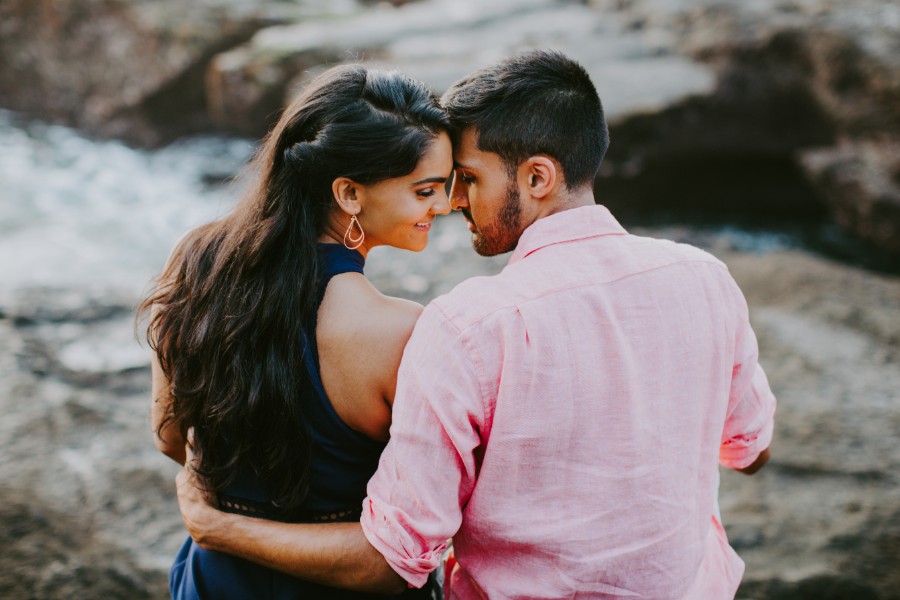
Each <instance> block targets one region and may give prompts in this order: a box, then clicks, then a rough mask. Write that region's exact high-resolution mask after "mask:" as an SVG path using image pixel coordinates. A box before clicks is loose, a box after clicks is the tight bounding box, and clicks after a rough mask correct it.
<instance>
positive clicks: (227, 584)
mask: <svg viewBox="0 0 900 600" xmlns="http://www.w3.org/2000/svg"><path fill="white" fill-rule="evenodd" d="M318 260H319V267H320V273H321V274H322V276H321V278H320V283H319V289H318V303H317V306H318V305H320V304H321V302H322V298H323V297H324V295H325V289H326V287H327V286H328V282H329V281H331V278H332V277H334V276H335V275H339V274H341V273H351V272H352V273H362V272H363V266H364V259H363V257H362V255H361V254H359V253H358V252H356V251H355V250H348V249H347V248H345V247H344V246H343V245H341V244H321V243H320V244H319V245H318ZM298 335H300V336H301V341H302V342H303V343H304V344H305V346H306V348H305V349H306V352H305V353H304V361H305V365H304V368H306V370H307V372H308V374H309V378H308V383H307V385H306V386H305V389H303V390H302V393H301V394H300V398H298V402H301V403H302V405H303V413H304V417H305V419H306V422H307V427H308V430H309V433H310V438H311V441H312V448H311V456H310V465H309V492H308V494H307V497H306V500H305V501H304V506H303V517H301V518H300V519H299V521H302V522H327V521H358V520H359V516H360V511H361V507H362V501H363V499H364V498H365V496H366V484H367V483H368V481H369V478H370V477H371V476H372V475H373V474H374V473H375V469H376V468H377V467H378V459H379V457H380V456H381V451H382V450H383V449H384V446H385V444H383V443H381V442H377V441H375V440H373V439H371V438H369V437H366V436H365V435H363V434H361V433H359V432H357V431H355V430H353V429H351V428H350V427H349V426H348V425H346V424H345V423H344V422H343V421H342V420H341V418H340V417H339V416H338V414H337V413H336V412H335V410H334V408H333V407H332V405H331V401H330V400H329V399H328V396H327V395H326V394H325V388H324V387H323V385H322V378H321V375H320V373H319V356H318V351H317V348H316V344H315V340H316V320H315V315H314V316H313V319H312V320H311V322H310V323H309V325H308V326H307V327H306V328H305V329H304V331H301V332H299V333H298ZM219 501H220V505H221V508H222V509H223V510H226V511H228V512H235V513H240V514H247V515H251V516H257V517H259V516H263V517H265V516H266V514H265V513H266V506H268V498H267V496H266V492H265V490H264V487H263V485H262V483H261V482H260V481H258V480H257V479H256V478H255V477H254V476H253V475H252V473H240V474H239V475H238V478H237V480H236V482H235V483H234V484H233V485H232V486H230V487H229V488H228V489H227V490H226V492H225V493H224V494H222V496H221V498H220V499H219ZM426 587H427V586H426ZM169 591H170V592H171V594H172V598H174V599H175V600H228V599H245V598H246V599H257V598H258V599H271V600H288V599H291V600H293V599H312V598H323V599H348V600H350V599H354V600H362V599H365V598H372V599H374V598H388V597H391V598H397V597H398V596H382V595H379V594H366V593H361V592H351V591H345V590H339V589H335V588H330V587H325V586H322V585H318V584H315V583H307V582H304V581H300V580H298V579H294V578H293V577H290V576H288V575H285V574H283V573H280V572H278V571H274V570H272V569H268V568H266V567H263V566H260V565H257V564H255V563H252V562H249V561H246V560H243V559H240V558H236V557H234V556H231V555H229V554H223V553H220V552H213V551H209V550H204V549H203V548H200V547H199V546H197V545H196V544H195V543H194V542H193V540H192V539H191V538H190V536H188V538H187V539H186V540H185V542H184V544H183V545H182V547H181V550H180V551H179V552H178V556H177V557H176V558H175V563H174V564H173V566H172V569H171V571H170V573H169ZM399 597H400V598H429V597H430V596H429V595H428V592H427V591H426V590H425V589H422V590H415V589H409V590H407V591H406V592H404V594H402V595H401V596H399Z"/></svg>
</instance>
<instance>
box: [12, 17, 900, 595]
mask: <svg viewBox="0 0 900 600" xmlns="http://www.w3.org/2000/svg"><path fill="white" fill-rule="evenodd" d="M534 47H552V48H557V49H559V50H562V51H564V52H566V53H568V54H569V55H570V56H572V57H574V58H576V59H577V60H579V61H580V62H581V63H582V64H583V65H584V66H585V67H586V68H587V69H588V71H589V72H590V73H591V75H592V77H593V79H594V82H595V84H596V86H597V89H598V91H599V93H600V96H601V98H602V99H603V102H604V106H605V108H606V111H607V114H608V118H609V121H610V130H611V137H612V145H611V148H610V151H609V154H608V156H607V159H606V160H605V162H604V165H603V168H602V170H601V173H600V177H599V178H598V180H597V182H596V194H597V199H598V201H599V202H602V203H604V204H606V205H607V206H609V207H610V208H611V209H612V210H613V212H614V214H616V215H617V216H618V217H619V218H620V220H621V221H622V222H623V224H624V225H625V226H626V227H627V228H628V229H630V230H631V231H632V232H634V233H638V234H644V235H652V236H657V237H665V238H669V239H674V240H677V241H685V242H688V243H692V244H695V245H698V246H700V247H703V248H705V249H707V250H709V251H711V252H712V253H713V254H715V255H716V256H718V257H719V258H721V259H722V260H724V261H725V262H726V263H727V264H728V266H729V268H730V269H731V271H732V273H733V274H734V276H735V278H736V279H737V280H738V283H739V284H740V285H741V287H742V289H743V290H744V293H745V294H746V296H747V299H748V302H749V304H750V308H751V320H752V322H753V325H754V327H755V329H756V331H757V334H758V337H759V340H760V347H761V350H760V353H761V362H762V364H763V366H764V367H765V368H766V370H767V372H768V374H769V379H770V382H771V384H772V387H773V389H774V391H775V393H776V395H777V396H778V399H779V409H778V413H777V415H776V421H777V426H776V439H775V442H774V444H773V455H774V458H773V460H772V462H771V463H770V464H769V466H768V467H767V468H766V469H764V470H763V471H762V472H761V473H760V474H759V475H757V476H755V477H753V478H747V477H742V476H739V475H735V474H732V473H723V480H722V488H721V504H722V512H723V518H724V521H725V526H726V530H727V532H728V535H729V538H730V540H731V543H732V545H733V546H734V547H735V548H736V549H737V551H738V553H739V554H740V555H741V556H742V557H743V558H744V560H745V561H746V563H747V571H746V574H745V577H744V583H743V585H742V587H741V590H740V592H739V594H738V597H739V598H746V599H770V598H771V599H779V600H781V599H784V600H787V599H821V598H827V599H832V600H838V599H848V600H850V599H852V600H860V599H863V600H865V599H879V600H890V599H896V598H900V479H898V478H900V468H898V467H900V5H897V4H896V3H895V2H890V1H887V0H884V1H882V0H853V1H847V0H755V1H754V2H740V1H739V0H733V1H729V0H696V1H690V0H588V1H582V2H574V1H570V2H564V1H551V0H490V1H485V0H418V1H407V2H404V1H394V2H377V3H376V2H366V1H362V0H359V1H357V0H338V1H326V0H293V1H292V0H268V1H267V0H255V1H251V0H193V1H192V2H187V3H186V2H180V1H176V0H79V1H78V2H71V1H66V0H0V403H2V404H0V410H2V417H0V483H2V485H0V548H2V550H0V597H3V598H154V599H156V598H159V599H162V598H165V597H167V584H166V573H167V570H168V567H169V564H170V562H171V560H172V558H173V557H174V555H175V552H176V549H177V547H178V545H179V544H180V542H181V540H182V537H183V535H184V530H183V528H182V526H181V521H180V517H179V514H178V510H177V503H176V501H175V495H174V476H175V473H176V472H177V466H176V465H175V464H174V463H171V462H170V461H168V459H166V458H165V457H163V456H162V455H161V454H159V453H157V451H156V450H155V449H154V447H153V444H152V439H151V434H150V430H149V420H148V413H149V406H150V396H149V387H150V378H149V353H148V350H147V348H146V345H144V346H141V345H140V344H139V343H138V342H137V341H136V340H135V337H134V332H133V319H134V316H133V309H134V307H135V305H136V303H137V302H138V301H139V299H140V298H141V295H142V293H144V292H145V291H146V289H147V286H148V284H149V282H150V281H151V279H152V277H153V276H154V275H155V274H156V273H157V272H158V271H159V270H160V269H161V267H162V265H163V262H164V261H165V258H166V256H167V255H168V252H169V250H170V249H171V247H172V245H173V244H174V243H175V241H176V240H177V239H178V238H179V237H180V236H181V235H182V234H183V233H184V232H185V231H187V230H188V229H189V228H191V227H194V226H196V225H198V224H200V223H202V222H204V221H207V220H210V219H212V218H215V217H217V216H220V215H222V214H224V213H226V212H227V211H228V210H229V209H230V207H231V206H232V204H233V202H234V200H235V194H236V190H235V189H234V188H233V187H232V186H229V181H230V179H231V178H232V176H233V175H234V174H235V173H236V172H237V171H238V170H239V169H240V168H241V166H242V165H243V164H244V163H245V161H246V160H247V158H248V157H249V156H250V154H251V153H252V152H253V150H254V148H255V147H256V144H257V141H258V140H259V138H260V137H261V136H262V135H264V134H265V132H266V131H267V129H268V128H269V126H270V125H271V124H272V123H273V122H274V120H275V119H276V118H277V115H278V111H279V109H280V108H282V107H283V106H284V105H285V104H286V103H287V102H288V101H289V100H290V98H292V97H293V96H294V95H295V94H296V93H297V90H298V89H300V88H302V86H303V84H304V82H305V81H307V80H308V79H309V78H310V77H311V76H313V75H315V74H316V73H317V72H319V71H320V70H321V69H323V68H325V67H327V66H328V65H333V64H337V63H340V62H347V61H357V60H359V61H365V62H368V63H373V64H377V65H379V66H382V67H385V68H397V69H400V70H403V71H406V72H408V73H410V74H411V75H413V76H415V77H418V78H421V79H423V80H424V81H426V82H428V83H429V84H430V85H431V86H432V87H433V88H434V89H435V91H436V92H438V93H441V92H443V91H444V89H445V88H446V87H447V86H448V85H449V84H450V83H451V82H452V81H454V80H455V79H457V78H459V77H461V76H463V75H465V74H467V73H469V72H470V71H472V70H474V69H476V68H478V67H481V66H483V65H485V64H487V63H489V62H492V61H494V60H497V59H500V58H503V57H505V56H508V55H510V54H512V53H514V52H516V51H519V50H523V49H528V48H534ZM468 238H469V234H468V232H467V230H466V228H465V225H464V223H463V221H462V219H461V218H460V217H459V216H458V215H451V216H449V217H446V218H443V219H440V220H439V222H438V224H437V225H436V226H435V228H434V229H433V230H432V243H431V244H430V245H429V248H428V249H427V250H426V251H425V252H423V253H421V254H411V253H403V252H399V251H391V250H382V249H379V250H376V251H375V252H373V253H372V254H371V255H370V257H369V260H368V262H367V265H366V270H367V273H368V274H369V275H370V276H371V277H372V279H373V280H374V281H375V282H376V284H377V285H378V286H379V288H380V289H381V290H382V291H384V292H385V293H388V294H395V295H400V296H405V297H409V298H412V299H415V300H418V301H421V302H426V301H428V300H430V299H431V298H433V297H434V296H436V295H438V294H441V293H443V292H445V291H447V290H448V289H450V288H451V287H452V286H453V285H454V284H456V283H458V282H459V281H461V280H462V279H464V278H466V277H469V276H472V275H477V274H489V273H495V272H497V271H498V270H499V269H500V268H502V266H503V264H504V262H505V257H499V258H496V259H483V258H479V257H477V256H476V255H475V254H474V253H473V252H472V251H471V249H470V248H469V241H468Z"/></svg>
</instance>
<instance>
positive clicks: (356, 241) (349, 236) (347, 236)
mask: <svg viewBox="0 0 900 600" xmlns="http://www.w3.org/2000/svg"><path fill="white" fill-rule="evenodd" d="M354 225H356V228H357V229H359V235H358V236H357V237H353V226H354ZM365 239H366V232H365V231H363V228H362V225H360V224H359V219H357V218H356V215H353V216H351V217H350V225H348V226H347V231H346V232H344V246H346V247H347V250H356V249H357V248H359V247H360V246H362V243H363V240H365ZM348 242H349V243H348ZM351 244H353V245H352V246H351Z"/></svg>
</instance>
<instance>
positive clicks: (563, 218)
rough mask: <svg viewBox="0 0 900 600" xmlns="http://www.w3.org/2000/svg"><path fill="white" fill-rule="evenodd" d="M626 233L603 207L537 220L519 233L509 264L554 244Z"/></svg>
mask: <svg viewBox="0 0 900 600" xmlns="http://www.w3.org/2000/svg"><path fill="white" fill-rule="evenodd" d="M627 233H628V232H627V231H625V228H624V227H622V226H621V225H619V222H618V221H616V219H615V217H613V216H612V213H610V212H609V209H607V208H606V207H605V206H602V205H599V204H597V205H594V206H580V207H578V208H570V209H568V210H564V211H561V212H558V213H554V214H552V215H550V216H548V217H544V218H542V219H538V220H537V221H535V222H534V223H532V224H531V225H530V226H529V227H528V228H527V229H526V230H525V231H524V232H522V236H521V237H520V238H519V243H518V244H517V245H516V249H515V250H514V251H513V253H512V256H510V257H509V263H510V264H512V263H514V262H517V261H520V260H522V259H523V258H525V257H526V256H528V255H529V254H531V253H532V252H534V251H535V250H540V249H541V248H544V247H546V246H551V245H553V244H559V243H562V242H572V241H575V240H580V239H584V238H590V237H598V236H601V235H626V234H627Z"/></svg>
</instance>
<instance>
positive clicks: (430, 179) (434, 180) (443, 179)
mask: <svg viewBox="0 0 900 600" xmlns="http://www.w3.org/2000/svg"><path fill="white" fill-rule="evenodd" d="M423 183H447V178H446V177H426V178H425V179H421V180H419V181H417V182H415V183H413V184H412V185H422V184H423Z"/></svg>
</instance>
